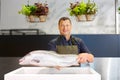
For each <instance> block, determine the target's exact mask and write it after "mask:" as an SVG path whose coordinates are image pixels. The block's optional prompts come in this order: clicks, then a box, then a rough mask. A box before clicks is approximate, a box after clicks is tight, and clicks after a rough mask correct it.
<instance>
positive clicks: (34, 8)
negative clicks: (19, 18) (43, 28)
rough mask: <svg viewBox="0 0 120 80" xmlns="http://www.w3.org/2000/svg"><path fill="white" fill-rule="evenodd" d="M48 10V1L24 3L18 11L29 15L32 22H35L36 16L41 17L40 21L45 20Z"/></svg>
mask: <svg viewBox="0 0 120 80" xmlns="http://www.w3.org/2000/svg"><path fill="white" fill-rule="evenodd" d="M48 12H49V8H48V6H47V4H46V3H44V4H42V3H35V4H34V5H23V6H22V9H21V10H20V11H19V12H18V13H19V14H23V15H25V16H27V18H29V21H30V22H35V20H34V18H36V17H37V18H39V20H40V22H45V21H46V18H47V15H48ZM31 18H32V20H31ZM41 18H42V19H41ZM43 18H44V19H43Z"/></svg>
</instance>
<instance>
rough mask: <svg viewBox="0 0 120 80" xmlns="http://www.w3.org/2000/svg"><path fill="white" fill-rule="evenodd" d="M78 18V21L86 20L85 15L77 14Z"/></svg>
mask: <svg viewBox="0 0 120 80" xmlns="http://www.w3.org/2000/svg"><path fill="white" fill-rule="evenodd" d="M76 18H77V21H86V17H85V15H77V16H76Z"/></svg>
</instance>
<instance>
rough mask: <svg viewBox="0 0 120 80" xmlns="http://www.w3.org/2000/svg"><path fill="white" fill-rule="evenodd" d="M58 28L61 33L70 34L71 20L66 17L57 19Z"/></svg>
mask: <svg viewBox="0 0 120 80" xmlns="http://www.w3.org/2000/svg"><path fill="white" fill-rule="evenodd" d="M58 28H59V31H60V34H61V35H64V36H67V35H70V33H71V29H72V23H71V20H70V19H69V18H68V17H62V18H60V19H59V22H58Z"/></svg>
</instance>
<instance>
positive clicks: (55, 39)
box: [49, 37, 58, 43]
mask: <svg viewBox="0 0 120 80" xmlns="http://www.w3.org/2000/svg"><path fill="white" fill-rule="evenodd" d="M57 39H58V37H56V38H54V39H52V40H51V41H50V42H49V43H56V42H57Z"/></svg>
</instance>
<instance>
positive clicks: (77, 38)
mask: <svg viewBox="0 0 120 80" xmlns="http://www.w3.org/2000/svg"><path fill="white" fill-rule="evenodd" d="M72 38H74V39H75V40H76V41H82V39H81V38H79V37H76V36H72Z"/></svg>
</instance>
